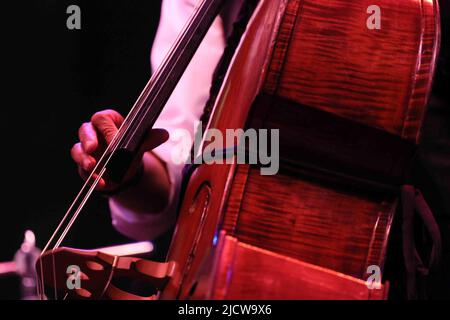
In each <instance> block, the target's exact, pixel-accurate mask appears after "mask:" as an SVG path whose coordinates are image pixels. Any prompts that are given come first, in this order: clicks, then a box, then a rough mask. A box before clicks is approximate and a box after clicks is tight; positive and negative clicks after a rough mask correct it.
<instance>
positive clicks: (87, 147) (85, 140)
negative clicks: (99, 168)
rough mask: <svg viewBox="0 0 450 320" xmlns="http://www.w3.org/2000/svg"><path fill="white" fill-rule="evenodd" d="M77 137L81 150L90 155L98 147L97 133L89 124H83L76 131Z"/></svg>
mask: <svg viewBox="0 0 450 320" xmlns="http://www.w3.org/2000/svg"><path fill="white" fill-rule="evenodd" d="M78 137H79V139H80V142H81V146H82V147H83V150H84V151H85V152H86V153H88V154H92V153H93V152H94V151H95V150H96V149H97V147H98V138H97V132H96V131H95V129H94V126H93V125H92V123H90V122H86V123H83V124H82V125H81V127H80V129H79V130H78Z"/></svg>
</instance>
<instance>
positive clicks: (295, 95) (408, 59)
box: [266, 0, 439, 141]
mask: <svg viewBox="0 0 450 320" xmlns="http://www.w3.org/2000/svg"><path fill="white" fill-rule="evenodd" d="M290 2H297V1H290ZM299 2H300V6H301V7H300V9H299V12H300V13H299V15H298V16H297V19H296V23H295V27H294V31H293V36H292V39H290V41H289V50H288V51H287V53H286V54H285V55H284V56H281V57H280V56H274V60H273V61H272V64H273V65H274V66H275V67H276V66H280V65H282V66H283V68H282V69H280V68H279V69H278V71H279V72H280V74H279V75H277V76H274V75H269V76H268V80H269V81H268V82H267V85H266V90H267V91H268V92H269V93H273V92H274V89H275V88H276V92H277V93H276V94H278V95H280V96H282V97H285V98H288V99H291V100H293V101H296V102H298V103H300V104H303V105H307V106H311V107H316V108H320V109H322V110H326V111H328V112H332V113H337V114H339V115H342V116H345V117H348V118H350V119H353V120H355V121H360V122H362V123H365V124H367V125H370V126H375V127H378V128H382V129H385V130H387V131H389V132H391V133H395V134H397V135H401V136H402V137H404V138H406V139H409V140H413V141H417V139H418V137H419V131H420V125H421V122H422V120H423V116H424V111H425V108H424V107H425V104H426V101H427V97H428V92H429V91H430V88H431V80H432V77H433V74H434V62H435V59H436V52H437V46H438V41H437V38H438V30H439V29H438V25H437V22H436V10H437V9H436V7H437V6H436V3H435V1H431V0H422V1H391V0H380V1H377V3H376V4H377V5H378V6H379V7H380V8H381V29H380V30H369V29H368V28H367V27H366V20H367V18H368V17H369V14H368V13H367V12H366V11H367V8H368V7H369V6H370V5H372V4H374V3H373V1H370V0H362V1H352V2H350V3H349V1H346V0H327V1H313V0H309V1H299ZM289 23H291V22H289ZM282 28H283V27H282ZM285 32H286V31H285ZM277 40H278V41H279V44H277V47H281V48H284V47H285V46H286V44H284V43H283V42H285V41H288V40H287V39H285V38H284V37H281V36H280V37H279V38H278V39H277ZM279 58H281V59H283V60H282V61H283V63H281V62H280V61H278V59H279ZM269 70H271V72H275V71H273V70H276V68H272V67H271V68H269ZM274 79H278V81H277V82H276V83H274V82H273V80H274Z"/></svg>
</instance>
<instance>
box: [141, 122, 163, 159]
mask: <svg viewBox="0 0 450 320" xmlns="http://www.w3.org/2000/svg"><path fill="white" fill-rule="evenodd" d="M168 139H169V132H167V130H165V129H158V128H156V129H151V130H150V131H148V133H147V135H146V137H145V140H144V143H143V144H142V146H141V149H140V151H141V153H142V154H144V153H145V152H147V151H150V150H153V149H155V148H156V147H158V146H160V145H162V144H163V143H164V142H166V141H167V140H168Z"/></svg>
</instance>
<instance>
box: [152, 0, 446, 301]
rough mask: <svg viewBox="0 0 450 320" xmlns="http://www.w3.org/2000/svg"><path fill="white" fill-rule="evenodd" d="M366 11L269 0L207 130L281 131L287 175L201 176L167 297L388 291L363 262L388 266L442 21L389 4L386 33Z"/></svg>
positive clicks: (191, 188)
mask: <svg viewBox="0 0 450 320" xmlns="http://www.w3.org/2000/svg"><path fill="white" fill-rule="evenodd" d="M371 4H372V2H371V1H368V0H362V1H358V2H357V3H355V2H354V1H348V0H332V1H330V0H323V1H316V0H314V1H313V0H261V2H260V4H259V6H258V8H257V11H256V12H255V14H254V16H253V18H252V20H251V22H250V24H249V26H248V28H247V31H246V34H245V35H244V38H243V39H242V41H241V44H240V46H239V48H238V50H237V53H236V54H235V57H234V59H233V61H232V64H231V67H230V69H229V71H228V74H227V77H226V79H225V81H224V84H223V86H222V89H221V93H220V95H219V97H218V99H217V101H216V104H215V107H214V110H213V113H212V116H211V119H210V121H209V124H208V128H216V129H219V130H221V131H222V132H225V130H226V129H238V128H248V127H252V128H268V129H270V128H274V129H280V157H281V169H280V172H279V173H278V174H277V175H274V176H261V175H260V172H259V169H258V168H257V167H255V166H250V165H229V164H213V165H201V166H200V167H198V168H197V169H196V170H195V171H194V172H193V174H192V176H191V178H190V181H189V184H188V187H187V190H186V193H185V196H184V200H183V203H182V207H181V211H180V216H179V219H178V223H177V227H176V230H175V234H174V238H173V240H172V245H171V249H170V252H169V255H168V261H173V262H175V264H176V267H175V268H174V271H173V273H172V278H171V279H170V281H169V282H168V284H167V286H166V287H165V289H164V290H163V292H162V295H161V297H162V298H163V299H173V298H181V299H186V298H196V299H201V298H212V299H298V298H306V299H372V298H373V299H380V298H385V297H386V296H387V286H386V285H382V286H381V288H380V289H377V290H369V289H368V288H367V286H366V284H365V280H366V278H367V276H369V275H370V274H368V273H367V267H368V266H370V265H377V266H379V267H380V268H381V270H382V269H383V265H384V259H385V251H386V247H387V243H388V239H389V231H390V226H391V223H392V220H393V217H394V213H395V210H396V206H397V192H396V188H397V187H399V186H400V185H401V183H402V182H403V178H404V173H405V171H406V170H407V163H408V159H409V158H410V156H411V154H412V152H413V149H414V145H415V144H416V143H417V141H418V139H419V135H420V126H421V123H422V120H423V117H424V113H425V105H426V102H427V99H428V93H429V91H430V88H431V83H432V78H433V74H434V65H435V59H436V54H437V52H438V47H439V16H438V7H437V3H436V1H433V0H421V1H416V0H414V1H412V0H407V1H391V0H381V1H378V3H377V4H378V6H379V7H380V8H381V23H382V25H381V29H380V30H370V29H368V28H367V26H366V21H367V19H368V17H369V16H370V14H368V13H367V8H368V7H369V6H370V5H371ZM317 119H325V120H323V122H322V120H320V121H319V122H317V121H316V120H317ZM317 128H319V129H317ZM346 128H348V130H347V129H346Z"/></svg>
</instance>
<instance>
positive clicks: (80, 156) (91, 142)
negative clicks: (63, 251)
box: [71, 110, 168, 191]
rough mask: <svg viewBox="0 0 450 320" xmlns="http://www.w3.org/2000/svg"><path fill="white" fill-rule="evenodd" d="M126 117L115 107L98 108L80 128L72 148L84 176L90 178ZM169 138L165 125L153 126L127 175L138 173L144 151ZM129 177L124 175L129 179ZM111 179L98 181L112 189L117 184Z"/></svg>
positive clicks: (105, 187) (100, 186) (102, 188)
mask: <svg viewBox="0 0 450 320" xmlns="http://www.w3.org/2000/svg"><path fill="white" fill-rule="evenodd" d="M123 121H124V118H123V117H122V116H121V115H120V114H119V113H118V112H116V111H114V110H104V111H100V112H97V113H96V114H94V115H93V116H92V118H91V121H90V122H86V123H83V124H82V125H81V127H80V129H79V130H78V137H79V139H80V142H78V143H76V144H75V145H74V146H73V147H72V150H71V155H72V158H73V160H74V161H75V163H76V164H77V166H78V171H79V173H80V175H81V177H82V178H83V179H85V180H86V179H87V178H88V176H89V175H90V173H91V171H92V170H93V169H94V167H95V165H96V164H97V161H98V159H99V158H100V157H101V155H102V154H103V153H104V152H105V150H106V148H107V146H108V145H109V144H110V143H111V141H112V140H113V139H114V137H115V135H116V133H117V131H118V130H119V127H120V126H121V125H122V123H123ZM167 138H168V133H167V131H165V130H162V129H152V130H151V131H150V132H149V134H148V136H147V139H146V140H145V142H144V143H143V146H142V148H141V150H142V151H141V153H140V154H139V155H138V157H137V159H138V163H135V164H134V165H133V166H132V168H131V169H130V170H129V172H128V174H127V177H128V178H130V177H132V176H133V174H135V172H136V171H137V168H139V166H140V165H141V162H142V155H143V154H144V152H145V151H148V150H151V149H154V148H156V147H157V146H159V145H160V144H162V143H164V142H165V141H166V140H167ZM127 177H126V178H125V179H127ZM117 187H118V186H117V185H114V184H113V183H112V182H110V181H108V179H101V180H100V181H99V183H98V185H97V189H98V190H103V191H109V190H113V189H115V188H117Z"/></svg>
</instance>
